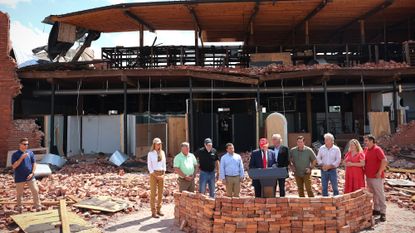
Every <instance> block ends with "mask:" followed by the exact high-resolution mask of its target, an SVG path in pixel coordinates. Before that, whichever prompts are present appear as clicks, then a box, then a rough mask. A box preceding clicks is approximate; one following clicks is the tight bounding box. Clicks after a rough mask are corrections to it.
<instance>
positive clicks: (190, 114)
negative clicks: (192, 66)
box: [188, 78, 195, 148]
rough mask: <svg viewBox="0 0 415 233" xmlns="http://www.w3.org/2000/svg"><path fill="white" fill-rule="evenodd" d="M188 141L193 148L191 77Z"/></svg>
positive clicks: (190, 81) (191, 86)
mask: <svg viewBox="0 0 415 233" xmlns="http://www.w3.org/2000/svg"><path fill="white" fill-rule="evenodd" d="M188 114H189V126H190V129H189V143H190V148H195V147H194V145H193V142H194V140H193V135H194V133H193V82H192V78H189V113H188Z"/></svg>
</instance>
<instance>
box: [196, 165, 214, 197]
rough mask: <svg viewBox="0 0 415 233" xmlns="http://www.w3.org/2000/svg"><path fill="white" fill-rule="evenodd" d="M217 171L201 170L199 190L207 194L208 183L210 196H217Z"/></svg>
mask: <svg viewBox="0 0 415 233" xmlns="http://www.w3.org/2000/svg"><path fill="white" fill-rule="evenodd" d="M215 182H216V180H215V171H213V172H204V171H200V178H199V192H200V193H202V194H205V192H206V184H207V185H209V196H210V197H212V198H214V197H215Z"/></svg>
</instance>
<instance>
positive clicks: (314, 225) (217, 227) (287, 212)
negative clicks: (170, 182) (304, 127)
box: [175, 190, 373, 233]
mask: <svg viewBox="0 0 415 233" xmlns="http://www.w3.org/2000/svg"><path fill="white" fill-rule="evenodd" d="M371 199H372V194H370V193H368V192H366V191H363V190H359V191H356V192H354V193H349V194H345V195H340V196H336V197H324V198H318V197H317V198H297V197H290V198H253V197H242V198H226V197H225V198H217V199H215V200H214V199H210V198H209V197H206V196H204V195H201V194H195V193H188V192H183V193H176V194H175V204H176V207H175V221H176V224H178V225H182V224H183V223H185V224H183V225H184V229H183V230H184V231H186V232H219V233H222V232H227V233H228V232H229V233H231V232H341V233H346V232H358V231H360V230H362V229H365V228H369V227H371V226H372V224H373V223H372V203H371Z"/></svg>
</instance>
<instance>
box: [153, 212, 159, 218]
mask: <svg viewBox="0 0 415 233" xmlns="http://www.w3.org/2000/svg"><path fill="white" fill-rule="evenodd" d="M151 217H153V218H160V217H159V216H158V215H157V214H156V213H152V214H151Z"/></svg>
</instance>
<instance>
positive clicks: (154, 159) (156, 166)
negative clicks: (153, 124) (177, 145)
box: [147, 150, 166, 174]
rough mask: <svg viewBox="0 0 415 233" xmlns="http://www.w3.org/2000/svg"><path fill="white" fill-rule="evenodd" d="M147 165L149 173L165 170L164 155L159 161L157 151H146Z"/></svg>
mask: <svg viewBox="0 0 415 233" xmlns="http://www.w3.org/2000/svg"><path fill="white" fill-rule="evenodd" d="M163 153H164V152H163ZM147 167H148V171H149V172H150V174H151V173H153V172H154V171H166V156H165V155H163V157H162V159H161V161H160V162H159V161H158V154H157V151H155V150H153V151H150V152H148V154H147Z"/></svg>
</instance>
